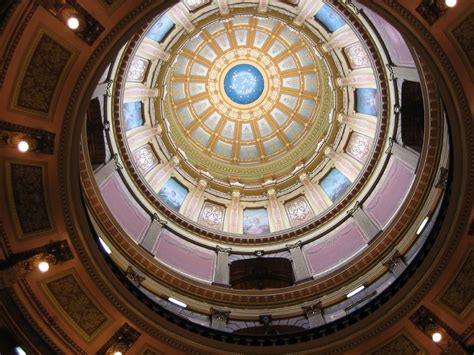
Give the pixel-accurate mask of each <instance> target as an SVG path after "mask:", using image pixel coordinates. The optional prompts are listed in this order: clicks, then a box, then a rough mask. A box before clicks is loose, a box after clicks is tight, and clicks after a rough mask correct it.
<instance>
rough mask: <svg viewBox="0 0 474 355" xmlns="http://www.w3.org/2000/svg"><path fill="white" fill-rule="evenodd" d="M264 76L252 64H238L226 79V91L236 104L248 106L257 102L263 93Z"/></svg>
mask: <svg viewBox="0 0 474 355" xmlns="http://www.w3.org/2000/svg"><path fill="white" fill-rule="evenodd" d="M263 88H264V81H263V76H262V74H261V73H260V72H259V71H258V69H257V68H255V67H254V66H253V65H250V64H237V65H236V66H235V67H233V68H231V69H230V70H229V71H228V72H227V74H226V76H225V78H224V90H225V93H226V94H227V96H228V97H229V98H230V99H231V100H232V101H234V102H235V103H238V104H241V105H247V104H250V103H252V102H254V101H256V100H257V99H258V98H259V97H260V95H261V94H262V92H263Z"/></svg>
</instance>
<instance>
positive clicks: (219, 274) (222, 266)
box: [213, 245, 232, 287]
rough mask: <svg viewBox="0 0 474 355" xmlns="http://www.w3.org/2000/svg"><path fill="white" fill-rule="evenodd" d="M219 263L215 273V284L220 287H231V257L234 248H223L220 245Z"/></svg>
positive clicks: (218, 250)
mask: <svg viewBox="0 0 474 355" xmlns="http://www.w3.org/2000/svg"><path fill="white" fill-rule="evenodd" d="M216 251H217V261H216V270H215V271H214V280H213V284H216V285H220V286H227V287H228V286H230V285H229V255H230V252H231V251H232V248H222V247H220V246H219V245H217V246H216Z"/></svg>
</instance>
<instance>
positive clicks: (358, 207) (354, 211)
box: [347, 201, 362, 216]
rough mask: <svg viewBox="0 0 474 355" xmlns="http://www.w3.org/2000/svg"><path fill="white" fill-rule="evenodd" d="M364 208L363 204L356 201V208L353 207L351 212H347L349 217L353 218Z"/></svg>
mask: <svg viewBox="0 0 474 355" xmlns="http://www.w3.org/2000/svg"><path fill="white" fill-rule="evenodd" d="M361 208H362V204H361V203H360V201H356V202H355V204H354V207H352V208H351V209H350V210H348V211H347V214H348V215H349V216H353V215H354V214H355V213H356V212H357V211H358V210H359V209H361Z"/></svg>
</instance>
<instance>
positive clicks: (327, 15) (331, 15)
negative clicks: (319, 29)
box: [314, 5, 346, 32]
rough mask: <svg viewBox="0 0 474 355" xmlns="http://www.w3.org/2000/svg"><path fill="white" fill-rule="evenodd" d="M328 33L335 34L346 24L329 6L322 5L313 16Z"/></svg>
mask: <svg viewBox="0 0 474 355" xmlns="http://www.w3.org/2000/svg"><path fill="white" fill-rule="evenodd" d="M314 18H315V19H316V20H318V21H319V22H320V23H321V24H322V25H323V26H324V27H325V28H326V29H327V30H328V31H329V32H336V31H337V30H338V29H339V28H341V27H342V26H344V25H345V24H346V23H345V22H344V20H343V19H342V17H341V16H339V15H338V14H337V12H336V11H335V10H333V9H332V8H331V7H330V6H329V5H323V6H322V7H321V9H320V10H319V11H318V12H317V13H316V15H315V16H314Z"/></svg>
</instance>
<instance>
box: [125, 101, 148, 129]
mask: <svg viewBox="0 0 474 355" xmlns="http://www.w3.org/2000/svg"><path fill="white" fill-rule="evenodd" d="M143 122H144V120H143V113H142V103H141V102H126V103H124V104H123V124H124V126H125V130H126V131H129V130H131V129H134V128H136V127H140V126H143Z"/></svg>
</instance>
